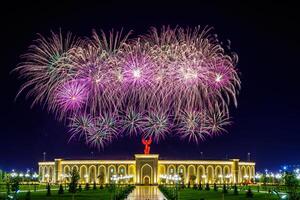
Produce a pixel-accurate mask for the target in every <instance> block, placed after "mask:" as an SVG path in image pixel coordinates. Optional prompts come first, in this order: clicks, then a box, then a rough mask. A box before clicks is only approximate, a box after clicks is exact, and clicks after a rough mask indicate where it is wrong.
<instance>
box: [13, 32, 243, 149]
mask: <svg viewBox="0 0 300 200" xmlns="http://www.w3.org/2000/svg"><path fill="white" fill-rule="evenodd" d="M210 32H211V29H210V28H204V29H201V28H200V27H196V28H194V29H191V28H186V29H183V28H180V27H177V28H175V29H172V28H170V27H162V29H161V30H158V29H156V28H152V29H151V30H150V32H149V33H148V34H147V35H144V36H139V37H138V38H130V40H128V38H129V35H130V32H129V33H128V34H125V35H123V33H122V31H121V32H110V34H109V35H108V36H107V35H105V34H104V32H101V34H100V35H98V34H97V33H96V32H95V31H94V32H93V35H92V38H91V39H88V38H85V39H84V40H83V39H77V38H75V37H73V36H71V35H70V34H68V35H67V37H66V39H63V35H62V34H61V33H60V34H54V33H53V34H52V35H51V37H49V38H44V37H40V38H39V39H38V40H37V41H36V42H35V43H34V45H32V46H30V48H29V52H28V53H26V54H25V55H24V58H25V61H24V62H22V63H21V64H20V65H19V66H18V67H17V68H16V71H17V72H19V73H20V77H21V78H25V79H26V81H25V83H24V85H23V86H22V87H21V90H20V92H22V91H24V90H25V89H26V90H28V91H29V92H28V95H29V96H33V97H34V100H33V104H37V103H42V104H45V105H47V108H48V109H49V110H50V111H51V112H54V113H56V114H57V116H58V118H59V119H66V120H67V121H69V123H70V125H69V126H70V131H71V137H72V138H73V137H75V136H77V135H78V136H82V135H84V136H85V139H86V143H88V144H90V145H92V146H96V147H103V146H104V145H105V144H107V143H109V142H111V141H112V140H113V139H114V138H117V137H118V136H119V135H121V134H120V133H125V134H128V135H141V136H142V137H153V138H154V140H155V141H156V142H158V141H159V140H161V139H163V138H166V137H167V136H168V133H171V132H177V135H179V136H180V137H181V138H187V139H188V140H189V141H195V142H199V141H200V140H203V139H204V138H205V137H207V136H213V135H216V134H219V133H222V132H225V131H226V129H225V127H226V126H227V125H229V124H230V123H229V119H230V116H229V106H230V103H231V102H234V104H235V105H237V94H238V92H239V90H240V84H241V82H240V79H239V76H238V70H237V69H236V64H237V56H236V55H235V54H234V53H230V54H227V53H226V51H225V50H224V49H223V48H222V46H221V45H220V43H219V41H218V39H217V38H216V37H215V36H214V35H212V34H210Z"/></svg>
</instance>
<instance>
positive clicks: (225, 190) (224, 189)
mask: <svg viewBox="0 0 300 200" xmlns="http://www.w3.org/2000/svg"><path fill="white" fill-rule="evenodd" d="M222 192H223V193H224V194H226V193H228V190H227V187H226V185H225V184H224V185H223V191H222Z"/></svg>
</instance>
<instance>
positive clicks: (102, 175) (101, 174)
mask: <svg viewBox="0 0 300 200" xmlns="http://www.w3.org/2000/svg"><path fill="white" fill-rule="evenodd" d="M97 178H98V180H99V183H100V184H104V183H107V180H106V167H105V166H104V165H100V166H99V167H98V176H97Z"/></svg>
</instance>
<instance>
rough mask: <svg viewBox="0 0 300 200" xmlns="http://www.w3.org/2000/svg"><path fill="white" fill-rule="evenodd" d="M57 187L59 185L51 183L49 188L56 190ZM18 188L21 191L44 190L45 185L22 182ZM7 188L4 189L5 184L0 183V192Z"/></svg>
mask: <svg viewBox="0 0 300 200" xmlns="http://www.w3.org/2000/svg"><path fill="white" fill-rule="evenodd" d="M58 188H59V185H51V190H58ZM19 189H20V190H21V191H28V190H30V191H34V190H35V189H36V190H46V185H45V184H38V185H35V186H34V185H30V184H29V185H27V184H22V185H19ZM6 191H7V189H6V184H0V192H6Z"/></svg>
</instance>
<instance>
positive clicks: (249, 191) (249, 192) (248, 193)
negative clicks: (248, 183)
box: [246, 188, 253, 198]
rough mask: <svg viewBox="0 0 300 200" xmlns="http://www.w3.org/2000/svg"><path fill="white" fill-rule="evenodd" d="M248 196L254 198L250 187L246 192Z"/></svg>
mask: <svg viewBox="0 0 300 200" xmlns="http://www.w3.org/2000/svg"><path fill="white" fill-rule="evenodd" d="M246 197H248V198H253V192H252V191H251V188H249V189H248V190H247V192H246Z"/></svg>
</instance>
